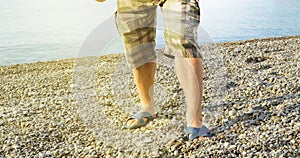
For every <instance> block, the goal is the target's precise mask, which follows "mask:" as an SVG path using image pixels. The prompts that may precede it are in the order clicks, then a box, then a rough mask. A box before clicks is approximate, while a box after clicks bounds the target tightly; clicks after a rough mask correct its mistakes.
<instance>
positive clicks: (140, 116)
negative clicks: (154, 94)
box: [129, 112, 153, 124]
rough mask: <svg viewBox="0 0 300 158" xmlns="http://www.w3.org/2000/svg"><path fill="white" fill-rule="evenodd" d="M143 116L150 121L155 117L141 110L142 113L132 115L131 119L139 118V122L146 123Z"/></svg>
mask: <svg viewBox="0 0 300 158" xmlns="http://www.w3.org/2000/svg"><path fill="white" fill-rule="evenodd" d="M143 118H147V119H148V121H152V120H153V117H152V115H151V114H150V113H149V112H140V113H136V114H134V115H132V116H131V117H130V118H129V120H130V119H137V120H138V122H139V124H144V123H145V122H144V119H143Z"/></svg>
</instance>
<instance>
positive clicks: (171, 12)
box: [115, 0, 201, 68]
mask: <svg viewBox="0 0 300 158" xmlns="http://www.w3.org/2000/svg"><path fill="white" fill-rule="evenodd" d="M157 6H160V7H161V9H162V13H163V18H164V35H165V38H166V48H165V54H168V55H171V56H176V57H184V58H199V57H201V54H200V51H199V46H198V43H197V29H198V25H199V23H200V9H199V5H198V0H118V11H117V12H116V14H115V20H116V25H117V28H118V31H119V33H120V37H121V39H122V41H123V43H124V46H125V57H126V60H127V62H128V64H129V66H130V67H131V68H137V67H139V66H141V65H143V64H145V63H148V62H150V61H153V60H155V59H156V52H155V34H156V8H157Z"/></svg>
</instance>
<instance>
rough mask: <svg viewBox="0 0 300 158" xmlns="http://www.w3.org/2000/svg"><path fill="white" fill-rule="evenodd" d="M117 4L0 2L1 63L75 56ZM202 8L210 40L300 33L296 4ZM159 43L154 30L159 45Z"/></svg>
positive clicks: (274, 0)
mask: <svg viewBox="0 0 300 158" xmlns="http://www.w3.org/2000/svg"><path fill="white" fill-rule="evenodd" d="M115 1H116V0H107V2H105V3H103V4H102V3H97V2H95V1H94V0H63V1H62V0H51V1H40V0H0V65H11V64H20V63H29V62H36V61H48V60H56V59H64V58H72V57H76V56H77V55H78V51H79V49H80V47H81V45H82V43H83V42H84V41H85V39H86V37H87V36H88V35H89V34H90V33H91V32H92V31H93V30H94V29H95V28H96V27H97V26H99V24H101V23H103V22H104V21H105V20H107V19H109V18H111V17H112V15H113V13H114V11H115V10H116V2H115ZM200 5H201V14H202V16H201V26H202V28H203V29H204V30H205V31H207V33H208V34H209V36H210V38H211V39H212V40H213V41H214V42H226V41H236V40H245V39H253V38H264V37H274V36H288V35H299V34H300V0H227V1H224V0H202V1H201V2H200ZM112 29H113V28H112ZM162 39H163V35H162V32H161V31H158V35H157V43H158V45H162V44H163V40H162ZM121 49H122V48H121V46H120V48H118V50H121ZM111 53H116V52H111Z"/></svg>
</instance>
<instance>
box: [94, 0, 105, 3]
mask: <svg viewBox="0 0 300 158" xmlns="http://www.w3.org/2000/svg"><path fill="white" fill-rule="evenodd" d="M96 1H97V2H101V3H102V2H104V1H105V0H96Z"/></svg>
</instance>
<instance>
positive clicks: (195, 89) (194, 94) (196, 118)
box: [175, 57, 203, 128]
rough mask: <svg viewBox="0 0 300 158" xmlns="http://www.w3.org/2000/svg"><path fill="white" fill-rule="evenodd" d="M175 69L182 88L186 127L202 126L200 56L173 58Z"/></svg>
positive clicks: (201, 68)
mask: <svg viewBox="0 0 300 158" xmlns="http://www.w3.org/2000/svg"><path fill="white" fill-rule="evenodd" d="M175 70H176V73H177V76H178V79H179V82H180V85H181V86H182V88H183V91H184V94H185V98H186V103H187V112H186V121H187V126H188V127H196V128H200V127H201V126H202V106H201V103H202V97H203V85H202V84H203V83H202V77H203V76H202V74H203V65H202V60H201V59H200V58H177V57H176V58H175Z"/></svg>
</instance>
